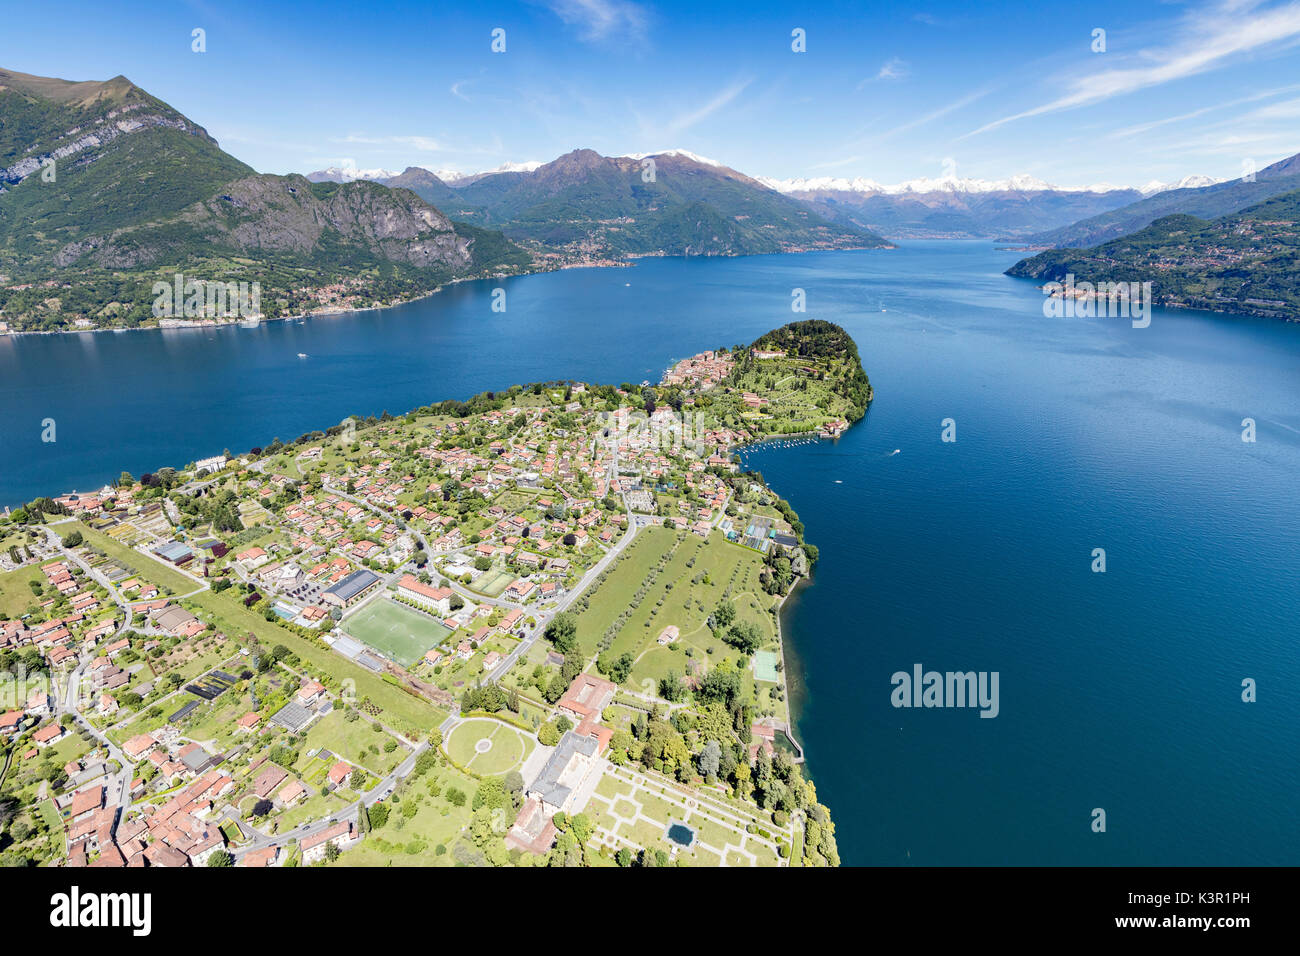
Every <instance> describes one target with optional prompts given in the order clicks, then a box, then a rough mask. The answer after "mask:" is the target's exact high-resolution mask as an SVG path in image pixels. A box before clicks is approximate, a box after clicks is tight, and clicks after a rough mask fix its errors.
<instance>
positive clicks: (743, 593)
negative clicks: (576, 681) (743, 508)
mask: <svg viewBox="0 0 1300 956" xmlns="http://www.w3.org/2000/svg"><path fill="white" fill-rule="evenodd" d="M761 570H762V557H761V556H760V555H758V554H757V553H755V552H753V551H750V550H748V549H745V548H741V547H737V546H736V545H733V544H731V543H730V542H728V541H727V540H726V538H725V537H724V536H723V535H722V534H721V533H719V532H714V533H713V534H711V535H710V536H709V538H708V539H707V540H706V539H704V538H700V537H698V536H696V535H694V534H679V533H676V532H673V531H669V530H667V529H664V528H649V529H646V530H645V531H642V532H639V533H638V535H637V539H636V540H635V541H634V542H633V543H632V545H631V546H630V547H629V548H628V550H627V552H626V553H625V554H624V555H623V556H622V557H621V558H620V559H619V562H618V564H617V565H616V566H615V567H614V569H613V571H611V572H610V573H609V574H608V576H607V577H606V578H605V580H604V581H603V582H601V584H600V585H599V586H598V587H597V588H596V590H595V592H594V593H592V595H591V598H590V604H589V607H588V608H587V609H586V610H585V611H583V612H582V613H581V614H580V615H579V617H578V638H579V641H580V642H581V644H582V648H583V650H584V651H585V652H586V653H588V654H592V653H595V652H596V650H597V649H598V647H599V643H600V641H601V639H602V638H603V637H604V636H605V632H606V630H607V629H608V628H609V627H610V625H612V624H615V623H616V622H617V620H618V618H619V616H620V615H621V614H625V613H626V615H627V618H626V621H625V622H624V623H623V624H622V625H621V626H620V627H619V628H618V631H617V633H616V634H614V636H613V640H612V642H611V643H610V645H609V651H610V654H611V655H613V656H617V655H619V654H622V653H624V652H628V653H631V654H632V656H633V658H635V660H636V664H635V666H634V667H633V669H632V673H631V676H630V677H629V678H628V680H627V681H626V682H625V684H626V686H631V687H638V688H640V687H649V688H651V689H653V687H656V686H657V685H658V682H659V680H660V679H661V678H663V677H665V676H667V675H668V674H669V673H673V672H675V673H678V674H682V673H684V672H685V669H686V665H687V659H688V656H689V657H690V658H693V659H694V660H696V661H701V662H705V663H707V664H708V665H709V666H712V665H713V664H715V663H717V662H719V661H721V660H723V659H725V658H730V659H732V660H733V661H737V662H738V661H739V660H740V654H739V652H737V651H735V650H733V649H731V648H730V647H729V646H728V645H727V644H726V643H724V642H723V641H722V640H721V639H720V638H719V637H717V636H715V634H714V633H713V631H712V630H711V629H710V628H709V627H708V624H707V621H708V618H709V615H710V614H712V613H713V611H714V609H715V608H716V607H717V606H718V604H719V603H721V602H722V600H723V599H724V598H726V599H728V600H730V601H731V603H732V605H733V606H734V607H735V609H736V618H737V620H739V621H748V622H751V623H753V624H754V625H756V626H757V627H758V629H759V631H760V632H761V633H762V635H763V637H764V640H765V641H766V642H768V643H769V644H770V645H771V646H773V647H775V641H776V628H775V626H774V624H773V622H772V617H771V615H770V614H769V613H768V611H767V608H768V607H770V605H771V603H772V600H773V599H772V598H771V597H770V596H768V595H767V594H765V593H763V591H762V590H761V588H760V587H759V582H758V576H759V573H760V572H761ZM647 584H648V590H646V593H645V594H644V595H643V596H642V597H641V598H640V600H637V599H636V594H637V591H638V590H640V589H641V588H642V587H643V586H645V585H647ZM661 601H662V603H660V602H661ZM670 624H671V625H675V626H676V627H677V628H678V630H679V632H680V637H679V638H678V640H677V641H676V643H675V644H672V645H669V646H660V645H659V644H658V643H657V641H658V637H659V635H660V633H661V632H662V631H663V630H664V628H665V627H667V626H668V625H670Z"/></svg>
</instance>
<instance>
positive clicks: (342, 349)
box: [0, 243, 1300, 865]
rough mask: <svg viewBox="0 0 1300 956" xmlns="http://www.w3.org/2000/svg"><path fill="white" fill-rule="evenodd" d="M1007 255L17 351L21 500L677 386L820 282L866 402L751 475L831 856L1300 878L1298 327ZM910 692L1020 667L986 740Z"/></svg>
mask: <svg viewBox="0 0 1300 956" xmlns="http://www.w3.org/2000/svg"><path fill="white" fill-rule="evenodd" d="M1017 257H1018V256H1017V253H1014V252H1004V251H998V250H997V249H995V248H994V247H992V246H991V245H989V244H986V243H907V244H905V245H904V246H903V247H902V248H900V249H898V250H896V251H886V252H843V253H816V254H808V255H797V256H778V257H752V258H743V259H723V260H681V259H654V260H643V261H642V262H641V263H639V264H638V265H637V266H636V267H634V268H630V269H600V270H577V271H569V272H563V273H554V274H549V275H541V276H527V277H521V278H518V279H513V280H509V281H508V282H506V283H504V284H505V287H506V289H507V304H508V309H507V311H506V312H505V313H494V312H492V311H491V308H490V303H491V299H490V294H491V288H492V286H493V285H494V284H490V283H465V284H461V285H457V286H454V287H451V288H449V289H447V290H445V291H444V292H442V293H440V294H439V295H436V296H433V297H431V298H429V299H426V300H423V301H421V302H418V303H412V304H410V305H407V306H402V307H399V308H396V309H390V310H386V311H382V312H371V313H361V314H356V315H350V316H346V317H336V318H322V319H314V320H309V321H306V322H303V323H269V324H266V325H264V326H262V327H260V328H258V329H255V330H248V329H238V328H230V329H221V330H212V331H193V330H184V331H168V332H157V331H152V332H132V333H123V334H95V335H91V334H85V335H78V336H42V337H23V338H21V339H15V338H10V339H0V402H3V407H4V409H5V415H4V417H3V420H2V421H0V447H2V448H3V451H4V454H3V458H2V459H0V462H2V463H0V502H3V503H8V504H16V503H18V502H20V501H24V500H29V499H30V498H32V497H35V496H36V495H38V494H48V493H57V492H62V491H67V490H70V489H73V488H81V489H85V488H91V487H98V486H99V485H101V484H103V483H104V482H105V481H108V480H111V479H113V478H114V477H116V475H117V474H118V472H120V471H121V470H122V469H126V470H128V471H131V472H132V473H134V474H137V475H138V474H139V473H140V472H142V471H149V470H154V469H156V468H158V467H160V466H162V465H165V464H184V463H186V462H187V461H191V460H194V459H195V458H199V457H203V456H206V455H210V454H215V453H218V452H220V451H221V450H222V449H225V448H229V449H231V450H233V451H236V452H238V451H242V450H244V449H247V448H248V447H250V446H252V445H260V444H265V443H266V442H267V441H269V440H270V439H271V438H272V437H275V436H278V437H280V438H282V439H290V438H293V437H295V436H297V435H298V434H301V433H302V432H305V431H309V430H311V429H315V428H324V427H326V426H328V425H331V424H334V423H337V422H338V421H340V420H342V419H343V418H344V417H346V416H347V415H350V414H360V415H366V414H377V413H379V412H380V411H382V410H384V409H388V410H390V411H393V412H400V411H404V410H406V409H407V408H410V407H413V406H415V405H419V404H423V403H426V402H430V401H435V400H439V399H443V398H455V397H464V396H467V395H469V394H471V393H473V392H476V391H480V390H483V389H489V388H502V387H504V386H507V385H510V384H512V383H516V382H519V383H523V382H530V381H534V380H538V379H552V378H575V379H586V380H590V381H613V382H622V381H632V382H640V381H641V380H643V379H651V380H655V379H657V378H658V376H659V374H660V372H661V371H662V369H663V368H664V367H665V365H667V364H668V363H669V361H670V360H672V359H674V358H678V357H682V356H685V355H688V354H691V353H693V352H696V351H699V350H701V349H705V348H711V347H715V346H718V345H724V344H735V343H740V342H747V341H750V340H752V339H753V338H755V337H756V336H757V335H758V334H760V333H762V332H763V331H766V330H767V329H769V328H772V327H774V326H777V325H780V324H782V323H784V322H787V321H789V320H790V319H792V318H798V317H799V316H794V315H792V314H791V312H790V301H791V298H790V296H791V290H792V289H794V288H802V289H804V290H806V292H807V296H808V313H807V315H808V317H820V318H827V319H831V320H833V321H835V322H838V323H840V324H841V325H843V326H844V327H845V328H846V329H848V330H849V332H850V333H851V334H852V335H853V336H854V338H855V339H856V340H857V342H858V345H859V348H860V350H861V352H862V357H863V363H864V365H865V367H866V369H867V372H868V374H869V375H870V377H871V381H872V384H873V386H874V387H875V389H876V401H875V404H874V405H873V406H872V409H871V411H870V412H869V413H868V416H867V418H866V420H865V421H864V422H863V423H861V424H860V425H858V426H856V427H855V428H853V429H851V430H850V431H849V432H848V433H847V434H846V435H845V436H844V437H843V438H842V439H840V440H838V441H837V442H834V443H829V442H826V443H819V444H814V445H807V446H803V447H800V448H794V449H780V448H774V447H763V448H756V449H753V450H750V451H749V452H748V453H747V455H746V458H747V461H748V462H749V463H750V464H751V465H752V466H753V467H756V468H758V469H759V470H761V471H762V472H763V474H764V475H765V476H766V478H767V479H768V480H769V481H770V482H771V483H772V485H773V486H774V487H775V488H776V490H777V491H779V492H780V493H781V494H782V495H783V496H784V497H786V498H788V499H789V500H790V502H791V503H792V504H793V505H794V506H795V508H796V509H797V510H798V511H799V513H800V515H801V517H802V518H803V520H804V522H805V524H806V525H807V529H808V530H807V534H808V538H809V540H810V541H812V542H813V543H815V544H817V545H818V546H819V547H820V549H821V557H822V560H821V563H820V564H819V566H818V568H817V572H816V574H815V576H814V580H813V583H812V584H811V585H809V586H807V587H805V588H804V589H802V590H801V591H800V592H799V594H798V595H797V596H796V598H795V600H794V601H792V602H791V604H790V605H789V606H788V608H787V612H786V614H785V618H784V622H785V626H786V629H787V639H788V640H789V642H790V649H791V651H792V654H793V655H794V657H796V658H797V662H796V664H795V666H794V667H793V673H792V675H791V676H792V682H793V684H794V688H793V689H794V696H795V698H796V701H797V703H798V709H799V726H798V734H799V737H800V739H801V742H802V743H803V744H804V746H805V748H806V751H807V756H808V759H809V763H810V767H811V771H812V775H813V777H814V779H815V780H816V781H817V785H818V791H819V796H820V798H821V800H822V801H823V802H825V803H827V804H828V805H829V806H830V807H831V810H832V813H833V815H834V818H835V821H836V825H837V837H838V840H839V845H840V851H841V855H842V857H843V859H844V861H845V862H848V863H870V864H908V863H911V864H981V863H988V864H998V863H1008V864H1029V863H1083V864H1153V865H1154V864H1252V863H1266V864H1282V863H1296V862H1300V823H1297V819H1296V814H1295V811H1294V805H1293V801H1294V799H1295V797H1296V794H1297V789H1298V787H1297V785H1298V784H1300V651H1298V650H1297V646H1296V645H1297V638H1300V625H1298V624H1297V621H1298V620H1300V588H1297V587H1296V569H1295V562H1296V558H1297V555H1300V505H1298V504H1297V502H1296V494H1295V483H1296V476H1297V475H1300V327H1297V326H1295V325H1287V324H1285V323H1280V322H1268V321H1262V320H1253V319H1242V318H1232V317H1226V316H1213V315H1207V314H1201V313H1174V312H1165V311H1159V310H1157V312H1156V313H1155V316H1154V320H1153V321H1152V323H1151V326H1150V327H1149V328H1146V329H1134V328H1132V327H1131V325H1130V323H1129V322H1128V321H1126V320H1098V319H1045V318H1044V317H1043V315H1042V311H1041V294H1040V293H1039V292H1038V291H1037V290H1036V289H1035V288H1034V286H1033V285H1032V284H1031V283H1027V282H1024V281H1020V280H1013V279H1009V278H1007V277H1005V276H1003V275H1001V272H1002V270H1003V269H1004V268H1006V267H1007V266H1008V265H1010V264H1011V263H1012V262H1014V261H1015V260H1016V258H1017ZM882 309H883V310H884V311H882ZM299 352H302V353H306V354H307V356H308V357H307V358H305V359H299V358H298V357H297V356H298V353H299ZM1247 417H1250V418H1253V419H1254V420H1255V422H1256V423H1257V434H1258V441H1256V442H1255V443H1253V444H1248V443H1243V442H1242V441H1241V437H1240V436H1241V431H1242V427H1241V421H1242V419H1243V418H1247ZM46 418H53V419H54V420H55V422H56V427H57V438H58V440H57V441H56V442H55V443H53V444H45V443H42V442H41V441H40V434H41V428H42V424H41V423H42V420H44V419H46ZM946 418H952V419H954V420H955V421H956V434H957V441H956V442H953V443H944V442H942V441H941V440H940V432H941V422H942V421H943V420H944V419H946ZM895 449H897V450H898V453H897V454H894V451H895ZM1094 548H1104V549H1105V552H1106V561H1107V571H1106V573H1104V574H1094V573H1092V572H1091V570H1090V566H1091V564H1092V551H1093V549H1094ZM918 663H919V664H922V665H924V667H925V668H926V669H927V670H929V669H933V670H939V671H949V670H961V671H966V670H975V671H997V672H998V673H999V675H1000V684H999V687H1000V713H999V716H998V717H997V718H995V719H980V718H979V717H978V712H977V711H975V710H958V709H896V708H894V707H893V706H891V704H890V692H891V690H892V687H891V684H890V676H891V675H892V674H893V673H894V672H896V671H911V669H912V667H913V665H915V664H918ZM1245 678H1252V679H1254V680H1255V681H1256V682H1257V685H1258V695H1259V700H1258V702H1257V703H1253V704H1247V703H1243V702H1242V701H1241V682H1242V680H1243V679H1245ZM1094 808H1102V809H1104V810H1105V811H1106V814H1107V831H1106V832H1105V833H1104V834H1099V833H1093V832H1092V831H1091V829H1090V824H1091V822H1092V815H1091V814H1092V811H1093V809H1094Z"/></svg>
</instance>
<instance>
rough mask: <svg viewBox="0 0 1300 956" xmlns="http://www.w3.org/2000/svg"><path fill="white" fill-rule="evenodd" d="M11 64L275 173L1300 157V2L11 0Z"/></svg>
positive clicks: (1110, 174)
mask: <svg viewBox="0 0 1300 956" xmlns="http://www.w3.org/2000/svg"><path fill="white" fill-rule="evenodd" d="M497 27H500V28H502V29H504V30H505V31H506V51H505V52H504V53H493V52H492V51H491V49H490V43H491V31H492V30H493V29H494V28H497ZM194 28H202V29H203V30H205V31H206V44H207V52H205V53H202V54H198V53H194V52H192V51H191V31H192V30H193V29H194ZM795 28H801V29H803V30H804V31H806V37H807V51H806V52H804V53H795V52H793V51H792V50H791V42H792V41H791V31H792V30H793V29H795ZM1097 29H1102V30H1105V31H1106V32H1105V46H1106V49H1105V52H1093V50H1092V46H1093V44H1094V39H1093V32H1094V30H1097ZM0 66H3V67H5V68H9V69H16V70H21V71H24V72H28V73H37V74H42V75H52V76H61V77H65V78H68V79H106V78H108V77H110V76H114V75H116V74H119V73H121V74H124V75H126V76H128V77H129V78H130V79H131V80H133V81H134V82H136V83H137V84H139V85H140V86H142V87H144V88H145V89H147V90H148V91H149V92H151V93H153V94H154V95H156V96H158V97H160V98H161V99H163V100H166V101H167V102H169V103H171V104H172V105H173V106H175V107H176V108H177V109H179V110H181V111H182V112H183V113H185V114H186V115H188V116H189V117H190V118H192V119H193V120H195V121H196V122H198V123H200V124H202V125H204V126H206V127H207V128H208V130H209V131H210V132H211V133H212V134H213V135H214V136H216V137H217V138H218V139H219V140H220V141H221V144H222V146H223V147H225V148H226V149H227V150H228V151H230V152H231V153H233V154H235V155H236V156H238V157H240V158H241V159H243V160H244V161H246V162H248V163H249V164H250V165H252V166H254V167H255V168H257V169H258V170H259V171H263V172H291V171H296V172H306V171H309V170H312V169H318V168H321V167H323V166H326V165H340V164H344V163H345V162H351V163H353V164H355V165H357V166H359V167H361V168H370V167H386V168H396V169H401V168H403V167H405V166H407V165H421V166H428V167H430V168H434V169H438V168H447V169H458V170H461V171H464V172H470V171H475V170H480V169H488V168H493V167H495V166H497V165H499V164H501V163H503V162H507V161H526V160H542V161H545V160H549V159H552V158H554V157H555V156H557V155H559V154H561V153H564V152H567V151H569V150H571V149H574V148H576V147H580V146H585V147H591V148H593V149H596V150H597V151H599V152H602V153H605V154H610V155H619V154H625V153H634V152H650V151H656V150H660V149H667V148H682V149H688V150H691V151H692V152H695V153H699V154H701V155H704V156H708V157H712V158H715V159H717V160H720V161H723V162H725V163H727V164H728V165H730V166H733V167H735V168H737V169H739V170H741V171H743V172H746V173H749V174H751V175H764V176H772V177H777V178H789V177H796V176H843V177H854V176H863V177H868V178H871V179H876V180H879V181H881V182H885V183H892V182H897V181H900V180H905V179H912V178H916V177H920V176H929V177H935V176H938V175H940V174H941V173H942V172H943V170H944V168H945V161H947V162H949V165H948V167H947V168H949V169H953V168H955V170H956V172H957V174H958V175H960V176H975V177H982V178H989V179H994V178H1005V177H1007V176H1009V175H1011V174H1014V173H1029V174H1032V175H1035V176H1038V177H1040V178H1043V179H1046V180H1048V181H1050V182H1054V183H1057V184H1060V185H1082V184H1086V183H1093V182H1101V181H1109V182H1112V183H1116V184H1141V183H1144V182H1146V181H1148V180H1151V179H1161V180H1171V179H1176V178H1178V177H1180V176H1183V175H1187V174H1205V175H1211V176H1215V177H1218V178H1226V177H1233V176H1239V175H1241V173H1242V170H1243V168H1244V167H1243V164H1247V163H1253V164H1255V165H1256V166H1260V167H1262V166H1264V165H1266V164H1268V163H1270V162H1273V161H1275V160H1277V159H1280V158H1283V157H1285V156H1289V155H1292V154H1294V153H1296V152H1300V69H1297V67H1300V0H1286V2H1277V0H1273V2H1241V0H1229V2H1189V3H1176V2H1143V0H1124V2H1110V0H1104V2H1092V3H1047V2H1037V3H1021V2H1002V3H998V4H996V5H993V4H990V5H988V6H982V5H980V4H978V3H975V2H962V3H933V4H925V5H915V6H913V5H903V4H897V3H888V4H886V3H853V4H850V3H821V4H814V5H811V6H810V5H805V4H800V3H788V4H765V3H744V4H730V3H708V2H694V3H683V2H651V0H646V2H639V0H638V2H634V0H533V2H524V3H492V2H484V3H478V2H474V3H458V4H442V3H427V2H426V3H403V2H390V3H384V2H374V3H369V4H366V3H350V4H348V3H331V2H314V3H311V4H306V3H277V4H270V3H262V2H244V0H222V2H215V0H214V2H201V0H190V2H177V3H166V4H163V3H142V2H130V0H127V2H120V3H111V4H104V3H102V2H83V0H71V2H65V3H61V4H59V5H58V7H57V11H55V10H54V9H53V8H51V7H50V6H48V5H42V4H34V3H22V4H10V5H9V6H8V9H7V11H6V14H5V20H4V26H3V33H2V34H0Z"/></svg>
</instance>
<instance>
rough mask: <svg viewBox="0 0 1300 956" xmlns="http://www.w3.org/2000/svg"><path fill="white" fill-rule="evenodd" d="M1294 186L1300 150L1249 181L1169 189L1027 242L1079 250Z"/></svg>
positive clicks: (1209, 215) (1210, 215) (1233, 208)
mask: <svg viewBox="0 0 1300 956" xmlns="http://www.w3.org/2000/svg"><path fill="white" fill-rule="evenodd" d="M1296 189H1300V154H1297V155H1295V156H1292V157H1290V158H1289V159H1284V160H1282V161H1281V162H1277V163H1274V164H1273V165H1272V166H1268V167H1266V168H1264V169H1262V170H1260V171H1259V172H1258V173H1256V174H1255V179H1254V180H1253V181H1249V182H1248V181H1246V180H1243V179H1233V180H1229V181H1228V182H1222V183H1215V184H1214V185H1213V186H1201V187H1199V188H1195V189H1171V190H1169V191H1168V192H1163V193H1157V194H1156V195H1154V196H1151V197H1149V198H1147V199H1143V200H1141V201H1140V202H1135V203H1132V204H1131V205H1127V206H1121V207H1120V208H1119V209H1113V210H1111V211H1109V212H1104V213H1101V214H1100V215H1097V216H1093V217H1091V218H1089V219H1084V220H1082V221H1081V222H1076V223H1074V224H1073V225H1070V226H1065V227H1063V228H1060V229H1053V230H1050V231H1047V232H1040V233H1037V234H1035V235H1032V236H1029V237H1028V238H1027V239H1025V242H1027V243H1029V244H1031V245H1036V246H1053V247H1055V248H1058V249H1082V248H1086V247H1088V246H1095V245H1097V244H1098V243H1102V242H1106V241H1107V240H1110V239H1117V238H1119V237H1120V236H1125V235H1128V234H1129V233H1130V232H1136V231H1137V230H1138V229H1141V228H1142V227H1143V226H1148V225H1150V224H1151V223H1153V222H1155V221H1156V220H1157V219H1161V218H1163V217H1165V216H1173V215H1184V216H1196V217H1197V218H1200V219H1217V218H1218V217H1220V216H1227V215H1230V214H1231V213H1234V212H1237V211H1239V210H1242V209H1246V208H1247V207H1249V206H1254V205H1256V204H1257V203H1261V202H1263V201H1264V200H1266V199H1271V198H1272V197H1274V196H1280V195H1282V194H1284V193H1289V192H1292V191H1293V190H1296Z"/></svg>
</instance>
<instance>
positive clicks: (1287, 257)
mask: <svg viewBox="0 0 1300 956" xmlns="http://www.w3.org/2000/svg"><path fill="white" fill-rule="evenodd" d="M1007 275H1013V276H1022V277H1025V278H1032V279H1039V280H1042V281H1044V282H1053V281H1055V282H1059V281H1062V280H1064V279H1065V277H1066V276H1067V275H1073V276H1074V277H1075V279H1076V280H1078V281H1088V282H1094V283H1095V282H1151V283H1152V293H1153V296H1154V299H1155V302H1156V304H1158V305H1165V306H1170V307H1175V308H1191V309H1212V310H1215V311H1221V312H1234V313H1242V314H1250V315H1261V316H1270V317H1275V318H1284V319H1288V320H1290V321H1300V190H1298V191H1296V192H1291V193H1287V194H1286V195H1283V196H1278V197H1275V198H1273V199H1269V200H1268V201H1266V202H1262V203H1260V204H1258V205H1255V206H1251V207H1250V208H1248V209H1243V210H1241V211H1240V212H1235V213H1233V214H1231V215H1227V216H1222V217H1220V218H1218V219H1214V220H1211V221H1206V220H1204V219H1198V218H1196V217H1195V216H1187V215H1174V216H1166V217H1165V218H1163V219H1158V220H1156V221H1155V222H1153V223H1152V224H1151V225H1150V226H1147V227H1146V228H1145V229H1141V230H1139V231H1137V232H1135V233H1133V234H1132V235H1128V236H1123V237H1121V238H1119V239H1113V240H1111V241H1110V242H1106V243H1102V244H1101V245H1099V246H1096V247H1094V248H1091V249H1052V250H1048V251H1046V252H1043V253H1040V254H1038V255H1036V256H1033V257H1031V258H1028V259H1023V260H1021V261H1020V262H1018V263H1016V264H1015V265H1014V266H1012V267H1011V268H1010V269H1008V270H1007Z"/></svg>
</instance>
